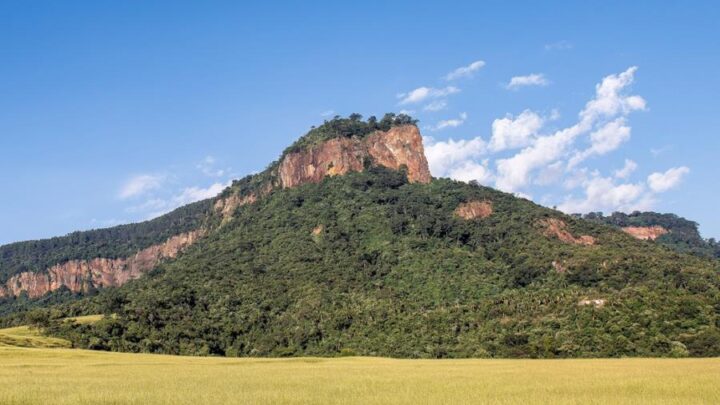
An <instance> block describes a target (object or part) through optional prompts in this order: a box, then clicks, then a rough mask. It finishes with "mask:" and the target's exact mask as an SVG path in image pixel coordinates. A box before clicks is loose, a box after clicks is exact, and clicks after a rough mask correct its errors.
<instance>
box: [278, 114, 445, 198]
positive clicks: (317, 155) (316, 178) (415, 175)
mask: <svg viewBox="0 0 720 405" xmlns="http://www.w3.org/2000/svg"><path fill="white" fill-rule="evenodd" d="M366 159H371V160H372V162H373V164H375V165H379V166H384V167H387V168H390V169H394V170H398V169H400V168H401V167H402V166H405V167H407V174H408V180H409V181H411V182H414V183H429V182H430V178H431V177H430V170H429V169H428V163H427V159H426V158H425V150H424V149H423V144H422V137H421V136H420V131H419V130H418V129H417V127H416V126H414V125H403V126H399V127H395V128H392V129H390V130H388V131H376V132H374V133H372V134H370V135H368V136H367V137H365V138H335V139H331V140H329V141H326V142H323V143H321V144H319V145H317V146H313V147H311V148H308V149H306V150H303V151H299V152H294V153H290V154H288V155H287V156H285V158H284V159H283V160H282V162H280V169H279V171H278V175H279V178H280V186H281V187H283V188H289V187H296V186H299V185H301V184H305V183H318V182H320V181H322V179H323V178H325V176H336V175H341V174H346V173H348V172H358V171H362V170H363V169H364V167H365V160H366Z"/></svg>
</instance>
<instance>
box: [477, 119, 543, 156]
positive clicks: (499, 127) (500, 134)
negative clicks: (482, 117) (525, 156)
mask: <svg viewBox="0 0 720 405" xmlns="http://www.w3.org/2000/svg"><path fill="white" fill-rule="evenodd" d="M543 122H544V120H543V119H542V117H540V116H539V115H537V114H536V113H534V112H532V111H530V110H525V111H523V112H522V113H520V115H518V116H517V117H516V118H513V116H512V115H507V116H506V117H505V118H499V119H496V120H495V121H493V123H492V138H490V149H491V150H492V151H494V152H498V151H501V150H505V149H513V148H521V147H524V146H527V145H529V144H530V143H531V142H532V141H533V138H534V137H535V135H537V132H538V130H540V128H541V127H542V126H543Z"/></svg>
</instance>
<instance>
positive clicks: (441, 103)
mask: <svg viewBox="0 0 720 405" xmlns="http://www.w3.org/2000/svg"><path fill="white" fill-rule="evenodd" d="M446 107H447V100H435V101H433V102H431V103H430V104H428V105H426V106H425V107H423V110H425V111H440V110H444V109H445V108H446Z"/></svg>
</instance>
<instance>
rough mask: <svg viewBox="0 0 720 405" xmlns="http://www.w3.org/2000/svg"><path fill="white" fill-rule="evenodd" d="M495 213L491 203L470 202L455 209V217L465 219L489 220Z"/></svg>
mask: <svg viewBox="0 0 720 405" xmlns="http://www.w3.org/2000/svg"><path fill="white" fill-rule="evenodd" d="M492 212H493V208H492V202H490V201H468V202H465V203H462V204H460V205H458V207H457V208H455V211H454V213H455V215H457V216H459V217H460V218H463V219H468V220H470V219H476V218H480V219H482V218H487V217H489V216H490V215H491V214H492Z"/></svg>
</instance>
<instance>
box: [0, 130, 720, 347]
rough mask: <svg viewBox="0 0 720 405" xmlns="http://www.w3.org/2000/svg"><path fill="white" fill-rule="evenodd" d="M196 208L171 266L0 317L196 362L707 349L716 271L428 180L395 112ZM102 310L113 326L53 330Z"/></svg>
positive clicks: (718, 294)
mask: <svg viewBox="0 0 720 405" xmlns="http://www.w3.org/2000/svg"><path fill="white" fill-rule="evenodd" d="M203 204H204V206H205V207H211V208H207V209H208V210H209V211H208V213H207V216H206V217H205V219H204V220H203V224H205V225H203V226H202V229H203V233H202V236H201V237H198V238H196V239H195V240H193V243H190V244H187V245H185V246H183V247H182V249H181V250H178V251H177V254H175V255H171V256H170V255H168V256H164V257H161V258H159V259H158V260H157V261H155V262H152V266H150V267H151V268H148V269H147V271H144V272H142V273H141V274H138V276H137V277H129V278H127V279H126V280H125V282H123V283H122V284H121V286H119V287H118V288H108V289H101V290H100V291H98V292H97V295H96V296H93V297H88V298H85V299H82V300H79V301H75V302H72V303H69V304H64V305H61V306H54V307H52V308H51V309H49V310H36V311H33V312H29V313H18V314H15V315H13V316H12V317H9V318H6V319H5V320H4V321H2V322H1V323H3V324H5V325H12V324H23V323H27V322H28V320H30V321H32V322H31V323H33V324H36V325H40V326H42V327H44V328H45V331H46V333H48V334H50V335H53V336H57V337H62V338H65V339H68V340H70V341H71V342H73V345H75V346H76V347H82V348H91V349H100V350H114V351H131V352H152V353H171V354H191V355H226V356H291V355H323V356H335V355H347V354H360V355H377V356H393V357H433V358H435V357H440V358H442V357H593V356H603V357H617V356H675V357H683V356H688V355H691V356H717V355H720V275H719V269H718V263H719V262H718V261H717V260H711V259H705V258H701V257H697V256H691V255H686V254H682V253H678V252H675V251H672V250H669V249H666V248H664V247H663V246H660V245H658V244H655V243H653V242H650V241H645V240H638V239H636V238H634V237H632V236H631V235H629V234H627V233H625V232H622V231H621V230H619V229H617V228H616V227H614V226H609V225H605V224H601V223H597V222H595V221H589V220H584V219H582V218H576V217H573V216H567V215H564V214H562V213H560V212H558V211H555V210H551V209H548V208H544V207H541V206H538V205H536V204H533V203H532V202H530V201H528V200H525V199H521V198H516V197H514V196H512V195H510V194H506V193H502V192H499V191H496V190H493V189H490V188H486V187H480V186H476V185H470V184H465V183H461V182H455V181H451V180H447V179H431V178H430V176H429V172H428V170H427V161H426V160H425V157H424V154H423V150H422V142H421V137H420V134H419V131H418V130H417V127H416V126H414V123H413V122H412V121H410V120H409V119H408V118H406V117H403V116H401V117H394V116H389V117H388V116H386V117H385V118H384V119H383V120H381V121H373V120H369V121H367V122H365V121H360V120H359V117H357V116H355V117H351V118H349V119H335V120H332V121H329V122H326V123H325V124H324V125H323V126H321V127H319V128H316V129H313V130H312V131H311V132H310V133H309V134H308V135H306V136H305V137H303V138H301V139H300V140H299V141H298V142H296V144H294V145H293V146H291V147H290V148H288V149H287V150H286V151H285V152H284V153H283V155H282V156H281V158H280V159H279V160H278V161H277V162H274V163H272V164H271V165H270V166H269V167H268V169H267V170H265V171H264V172H262V173H260V174H257V175H254V176H248V177H246V178H245V179H241V180H239V181H236V182H235V183H234V184H233V185H232V186H231V187H229V188H228V189H227V190H225V191H224V192H223V193H222V194H221V195H220V196H218V197H217V198H215V199H212V200H209V201H207V202H204V203H203ZM123 263H124V264H123V266H126V265H127V263H128V262H123ZM123 269H124V267H123ZM86 274H90V275H92V274H94V273H93V272H92V269H88V272H87V273H86ZM32 276H33V278H32V279H33V280H36V279H37V277H42V272H38V273H33V274H32ZM98 313H104V314H107V315H110V314H112V316H106V317H105V318H103V319H102V320H100V321H98V322H97V323H94V324H72V323H68V322H66V321H64V320H63V319H64V318H66V317H69V316H77V315H83V314H86V315H87V314H98Z"/></svg>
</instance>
